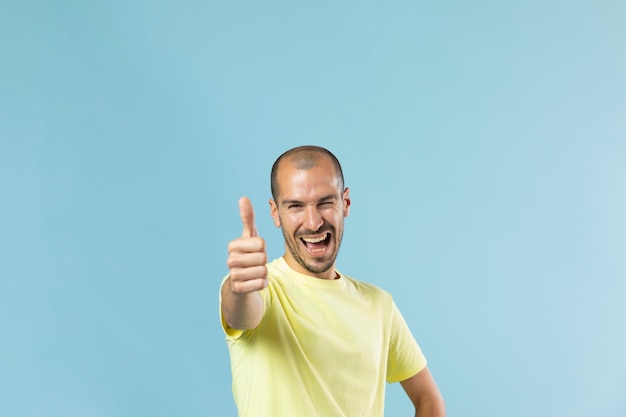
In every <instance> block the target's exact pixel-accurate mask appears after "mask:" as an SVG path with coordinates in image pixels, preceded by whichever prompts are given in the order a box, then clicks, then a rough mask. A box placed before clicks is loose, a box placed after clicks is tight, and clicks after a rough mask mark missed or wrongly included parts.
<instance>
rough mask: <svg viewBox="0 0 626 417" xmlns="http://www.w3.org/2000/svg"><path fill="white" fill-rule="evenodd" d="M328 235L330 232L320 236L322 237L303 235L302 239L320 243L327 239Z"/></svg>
mask: <svg viewBox="0 0 626 417" xmlns="http://www.w3.org/2000/svg"><path fill="white" fill-rule="evenodd" d="M327 236H328V233H326V234H324V235H322V236H320V237H303V238H302V240H304V241H305V242H307V243H318V242H321V241H323V240H326V237H327Z"/></svg>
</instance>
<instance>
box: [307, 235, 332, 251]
mask: <svg viewBox="0 0 626 417" xmlns="http://www.w3.org/2000/svg"><path fill="white" fill-rule="evenodd" d="M300 240H301V241H302V243H303V244H304V246H305V247H306V248H307V250H308V251H309V252H310V253H312V254H318V253H322V252H324V251H325V250H326V248H327V247H328V244H329V243H330V233H328V232H326V233H324V234H322V235H320V236H312V237H301V238H300Z"/></svg>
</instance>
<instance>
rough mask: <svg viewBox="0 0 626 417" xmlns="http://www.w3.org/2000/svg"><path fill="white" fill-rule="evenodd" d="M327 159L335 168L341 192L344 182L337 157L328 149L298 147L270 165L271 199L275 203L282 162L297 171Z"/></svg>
mask: <svg viewBox="0 0 626 417" xmlns="http://www.w3.org/2000/svg"><path fill="white" fill-rule="evenodd" d="M325 156H326V157H328V158H330V160H331V161H332V163H333V165H334V166H335V172H336V173H337V175H338V176H339V180H340V181H341V189H342V190H343V185H344V180H343V171H342V170H341V164H340V163H339V160H338V159H337V157H336V156H335V155H334V154H333V153H332V152H331V151H329V150H328V149H326V148H322V147H321V146H313V145H306V146H298V147H296V148H292V149H289V150H288V151H286V152H284V153H283V154H282V155H280V156H279V157H278V158H277V159H276V161H275V162H274V165H272V173H271V176H270V186H271V190H272V198H273V199H274V201H276V196H277V195H278V178H277V177H278V175H277V174H278V167H279V165H280V163H281V162H282V161H283V160H287V159H288V160H289V161H291V162H292V163H293V164H294V165H295V166H296V168H297V169H311V168H313V167H315V166H317V165H318V164H319V161H320V158H323V157H325Z"/></svg>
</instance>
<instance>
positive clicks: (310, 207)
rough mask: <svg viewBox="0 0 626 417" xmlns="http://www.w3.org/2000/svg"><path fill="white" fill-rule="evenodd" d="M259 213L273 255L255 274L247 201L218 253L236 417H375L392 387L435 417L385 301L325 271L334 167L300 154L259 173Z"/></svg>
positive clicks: (340, 222) (311, 151)
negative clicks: (262, 201)
mask: <svg viewBox="0 0 626 417" xmlns="http://www.w3.org/2000/svg"><path fill="white" fill-rule="evenodd" d="M271 189H272V199H271V200H270V202H269V203H270V212H271V215H272V218H273V219H274V224H275V225H276V227H280V228H281V230H282V233H283V236H284V240H285V254H284V255H283V256H282V257H280V258H278V259H276V260H274V261H273V262H271V263H267V254H266V249H265V241H264V240H263V239H262V238H261V237H259V236H258V234H257V230H256V227H255V223H254V211H253V208H252V205H251V203H250V201H249V200H248V199H247V198H246V197H242V198H241V199H240V201H239V210H240V214H241V220H242V222H243V234H242V236H241V238H238V239H235V240H233V241H231V242H230V243H229V245H228V261H227V263H228V267H229V269H230V272H229V274H228V276H227V277H226V278H225V279H224V281H223V283H222V289H221V294H220V314H221V320H222V326H223V328H224V331H225V333H226V340H227V343H228V348H229V352H230V359H231V369H232V375H233V395H234V398H235V403H236V404H237V409H238V411H239V415H240V416H241V417H256V416H259V417H261V416H263V417H309V416H320V417H335V416H337V417H339V416H341V417H357V416H358V417H370V416H371V417H374V416H376V417H379V416H382V415H383V411H384V394H385V384H386V382H397V381H400V383H401V384H402V387H403V388H404V390H405V391H406V393H407V395H408V396H409V398H410V399H411V401H412V402H413V404H414V405H415V415H416V416H420V417H423V416H427V417H433V416H437V417H441V416H445V410H444V408H445V407H444V402H443V399H442V397H441V394H440V392H439V390H438V388H437V385H436V383H435V381H434V380H433V377H432V376H431V374H430V372H429V370H428V367H427V366H426V359H425V358H424V356H423V354H422V352H421V350H420V348H419V346H418V345H417V343H416V342H415V340H414V338H413V336H412V335H411V332H410V330H409V329H408V327H407V325H406V323H405V321H404V319H403V318H402V316H401V314H400V312H399V311H398V309H397V308H396V306H395V304H394V302H393V300H392V298H391V296H390V295H389V294H388V293H387V292H385V291H383V290H381V289H379V288H377V287H375V286H373V285H370V284H366V283H363V282H359V281H356V280H354V279H352V278H350V277H348V276H346V275H344V274H342V273H341V272H339V271H337V270H336V269H335V262H336V258H337V254H338V252H339V246H340V244H341V239H342V236H343V228H344V218H346V217H347V216H348V214H349V212H350V204H351V202H350V197H349V189H348V188H344V179H343V173H342V170H341V166H340V164H339V161H337V158H335V156H334V155H333V154H332V153H331V152H329V151H328V150H326V149H324V148H320V147H315V146H302V147H298V148H294V149H291V150H289V151H287V152H285V153H284V154H282V155H281V156H280V157H279V158H278V159H277V160H276V162H275V163H274V165H273V167H272V172H271Z"/></svg>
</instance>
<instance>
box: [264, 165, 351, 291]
mask: <svg viewBox="0 0 626 417" xmlns="http://www.w3.org/2000/svg"><path fill="white" fill-rule="evenodd" d="M277 179H278V184H279V190H278V196H277V199H278V201H274V200H270V208H271V213H272V217H273V218H274V224H275V225H276V227H280V228H281V229H282V232H283V236H284V238H285V247H286V251H285V260H286V261H287V264H288V265H289V266H290V267H291V268H292V269H294V270H295V271H297V272H301V273H304V274H307V275H312V276H315V277H318V278H324V279H334V278H335V276H336V273H335V268H334V266H335V260H336V258H337V254H338V253H339V246H340V244H341V238H342V236H343V225H344V218H345V217H347V216H348V213H349V211H350V198H349V196H348V191H349V190H348V189H347V188H346V189H345V190H342V189H341V187H342V184H341V181H340V179H339V178H338V177H337V175H336V174H335V169H334V166H333V164H332V162H331V161H330V160H329V159H328V158H322V159H321V160H320V161H319V163H318V165H317V166H315V167H313V168H310V169H297V168H295V166H294V165H292V164H291V162H289V161H288V160H287V161H283V162H282V163H281V165H280V167H279V170H278V173H277Z"/></svg>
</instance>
